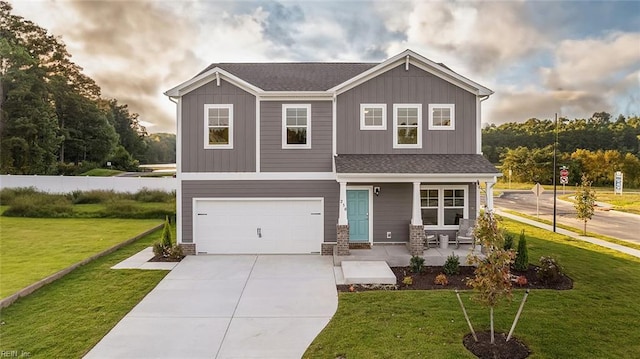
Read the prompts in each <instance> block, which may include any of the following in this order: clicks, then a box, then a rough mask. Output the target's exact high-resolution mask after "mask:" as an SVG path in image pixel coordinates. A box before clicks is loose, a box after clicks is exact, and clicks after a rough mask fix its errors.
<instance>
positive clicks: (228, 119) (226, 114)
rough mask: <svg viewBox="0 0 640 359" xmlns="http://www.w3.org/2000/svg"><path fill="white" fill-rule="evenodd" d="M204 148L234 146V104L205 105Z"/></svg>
mask: <svg viewBox="0 0 640 359" xmlns="http://www.w3.org/2000/svg"><path fill="white" fill-rule="evenodd" d="M204 148H233V105H212V104H207V105H204Z"/></svg>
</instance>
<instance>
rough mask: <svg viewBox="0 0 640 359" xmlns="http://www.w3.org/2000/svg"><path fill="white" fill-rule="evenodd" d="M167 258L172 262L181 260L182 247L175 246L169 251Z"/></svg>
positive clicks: (182, 255)
mask: <svg viewBox="0 0 640 359" xmlns="http://www.w3.org/2000/svg"><path fill="white" fill-rule="evenodd" d="M168 254H169V258H171V259H172V260H178V261H179V260H181V259H182V258H184V252H183V251H182V247H180V246H178V245H175V246H172V247H171V248H170V249H169V253H168Z"/></svg>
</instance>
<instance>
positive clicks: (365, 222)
mask: <svg viewBox="0 0 640 359" xmlns="http://www.w3.org/2000/svg"><path fill="white" fill-rule="evenodd" d="M347 220H348V221H349V241H350V242H369V191H368V190H347Z"/></svg>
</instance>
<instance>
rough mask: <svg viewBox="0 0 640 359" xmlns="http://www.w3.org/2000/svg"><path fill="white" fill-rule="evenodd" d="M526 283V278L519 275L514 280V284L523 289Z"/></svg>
mask: <svg viewBox="0 0 640 359" xmlns="http://www.w3.org/2000/svg"><path fill="white" fill-rule="evenodd" d="M527 283H528V281H527V277H525V276H523V275H520V276H518V277H517V278H516V284H517V285H519V286H521V287H524V286H525V285H527Z"/></svg>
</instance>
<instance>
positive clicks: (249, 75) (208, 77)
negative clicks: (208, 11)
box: [165, 50, 493, 97]
mask: <svg viewBox="0 0 640 359" xmlns="http://www.w3.org/2000/svg"><path fill="white" fill-rule="evenodd" d="M403 62H405V63H406V64H407V65H408V64H409V63H411V64H413V65H415V66H418V67H419V68H421V69H423V70H424V71H427V72H430V73H432V74H434V75H435V76H438V77H440V78H442V79H444V80H446V81H449V82H451V83H453V84H455V85H457V86H460V87H462V88H464V89H466V90H468V91H470V92H472V93H474V94H476V95H480V96H488V95H491V94H493V91H491V90H490V89H488V88H486V87H484V86H482V85H480V84H478V83H476V82H474V81H471V80H469V79H467V78H466V77H464V76H462V75H460V74H458V73H456V72H454V71H452V70H451V69H450V68H448V67H447V66H445V65H444V64H441V63H436V62H433V61H431V60H429V59H427V58H425V57H423V56H421V55H418V54H416V53H415V52H413V51H411V50H405V51H403V52H401V53H400V54H398V55H396V56H393V57H391V58H389V59H387V60H385V61H383V62H381V63H365V62H361V63H353V62H352V63H350V62H280V63H215V64H211V65H209V66H208V67H207V68H206V69H204V70H203V71H201V72H200V73H199V74H198V75H196V76H195V77H193V78H192V79H190V80H188V81H185V82H183V83H182V84H180V85H178V86H175V87H174V88H172V89H170V90H168V91H166V92H165V95H167V96H170V97H176V96H181V95H184V94H185V93H188V92H189V91H192V90H194V89H195V88H197V87H199V86H202V85H204V84H206V83H208V82H211V81H213V80H217V81H219V79H220V78H221V77H222V78H223V79H225V80H227V81H230V82H231V83H233V84H235V85H237V86H240V87H242V88H244V89H245V90H247V91H249V92H251V93H254V94H264V95H268V94H269V93H272V94H273V93H277V92H300V93H307V94H312V93H313V94H316V95H323V96H326V95H331V94H335V93H341V92H344V91H347V90H348V89H350V88H353V87H355V86H358V85H359V84H361V83H363V82H365V81H367V80H369V79H371V78H373V77H375V76H378V75H380V74H382V73H384V72H386V71H389V70H390V69H392V68H394V67H396V66H398V65H399V64H401V63H403Z"/></svg>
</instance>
